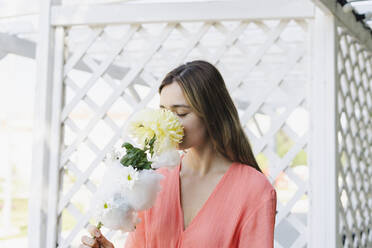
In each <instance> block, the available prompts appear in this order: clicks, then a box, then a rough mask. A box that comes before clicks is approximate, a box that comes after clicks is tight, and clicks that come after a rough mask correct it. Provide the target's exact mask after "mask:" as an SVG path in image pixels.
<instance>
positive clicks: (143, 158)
mask: <svg viewBox="0 0 372 248" xmlns="http://www.w3.org/2000/svg"><path fill="white" fill-rule="evenodd" d="M153 139H154V138H152V139H151V140H150V142H151V141H152V140H153ZM153 143H154V142H153V141H152V145H149V148H147V142H146V146H145V148H144V149H140V148H137V147H134V146H133V145H132V144H130V143H128V142H125V143H124V144H123V145H122V146H121V147H124V148H125V149H126V154H125V155H124V156H123V157H122V158H121V159H120V163H121V164H122V165H124V166H133V167H134V168H137V169H138V170H144V169H147V170H149V169H153V168H152V167H151V163H152V162H150V161H148V159H147V153H146V151H147V150H150V153H151V152H153Z"/></svg>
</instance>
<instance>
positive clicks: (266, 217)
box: [239, 189, 276, 248]
mask: <svg viewBox="0 0 372 248" xmlns="http://www.w3.org/2000/svg"><path fill="white" fill-rule="evenodd" d="M275 214H276V191H275V189H273V190H272V191H271V197H270V198H269V199H267V200H265V201H263V202H262V204H261V205H260V206H258V208H257V209H256V210H255V212H254V213H253V214H252V215H251V216H250V217H249V218H248V219H247V221H246V222H245V223H244V224H243V226H242V229H241V231H240V234H239V248H243V247H250V248H273V247H274V226H275Z"/></svg>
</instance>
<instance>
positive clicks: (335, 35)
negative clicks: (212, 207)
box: [0, 0, 372, 248]
mask: <svg viewBox="0 0 372 248" xmlns="http://www.w3.org/2000/svg"><path fill="white" fill-rule="evenodd" d="M65 2H66V1H65ZM65 2H64V1H50V0H42V1H41V5H40V6H41V8H40V9H36V10H35V11H38V13H39V14H40V17H39V26H38V28H39V29H38V37H39V38H38V41H39V42H38V43H37V44H35V42H33V41H30V40H27V39H24V38H20V37H18V36H17V35H9V34H6V33H0V44H1V46H0V57H1V56H6V54H7V53H15V54H18V55H21V56H25V57H31V58H34V57H35V56H36V59H37V60H36V61H37V70H38V72H37V75H38V77H37V89H38V91H37V94H38V95H37V96H36V110H37V111H35V127H36V130H35V136H34V146H33V149H34V150H33V155H34V157H33V169H32V171H33V175H32V179H33V182H34V183H33V184H32V185H31V191H32V198H31V199H30V220H29V244H30V247H40V248H42V247H55V246H56V244H58V247H70V246H74V245H75V244H76V243H77V242H79V239H80V235H81V233H82V231H83V229H84V227H85V226H86V225H87V223H88V221H89V220H90V218H91V216H90V213H89V205H88V204H86V200H89V199H90V198H91V197H93V196H94V192H95V190H96V182H97V181H96V177H97V174H99V171H100V167H102V166H101V164H102V159H103V158H104V156H105V154H106V153H107V152H108V151H109V150H110V149H111V148H112V147H113V146H115V145H117V144H118V143H120V141H121V140H123V139H125V138H126V137H125V136H124V134H123V128H124V127H125V123H126V122H125V120H126V119H127V118H128V117H129V116H130V115H131V114H133V113H135V112H136V111H137V110H139V109H141V108H142V107H145V106H156V103H157V102H156V100H157V87H158V85H159V83H160V81H161V79H162V77H163V76H164V75H165V73H166V72H168V71H169V70H170V69H172V68H174V67H175V66H177V65H179V64H181V63H183V62H185V61H189V60H193V59H205V60H208V61H210V62H212V63H213V64H215V65H216V67H217V68H219V70H220V71H221V73H222V75H223V76H224V79H225V82H226V83H227V86H228V89H229V91H230V93H231V95H232V96H233V98H234V101H235V103H236V106H237V108H238V110H239V114H240V117H241V122H242V124H243V125H244V127H245V131H246V133H247V135H248V137H249V139H250V141H251V143H252V146H253V148H254V153H255V155H257V157H258V158H260V159H261V160H260V159H259V162H260V161H261V163H262V164H265V169H266V172H267V176H268V178H269V180H270V181H271V182H272V183H273V184H274V185H275V186H276V187H277V191H278V214H277V217H276V218H277V219H276V229H275V230H276V232H275V247H304V246H306V247H314V248H315V247H316V248H318V247H370V246H372V230H371V226H372V202H371V199H372V182H371V179H370V178H371V177H372V167H371V164H372V114H371V113H372V35H371V30H370V27H369V25H370V24H371V21H369V20H368V18H369V17H370V15H369V14H368V12H363V10H365V11H368V8H369V7H368V5H366V7H365V8H364V9H363V8H361V7H360V6H361V5H362V4H361V3H360V2H362V1H354V2H353V3H352V7H353V11H347V10H346V9H347V6H345V4H347V1H335V0H261V1H253V0H246V1H240V0H238V1H193V2H190V1H176V2H175V1H173V2H155V1H110V2H109V3H108V4H103V2H102V1H97V3H96V4H72V2H73V1H68V2H69V4H66V3H65ZM349 2H350V1H349ZM364 2H367V1H364ZM343 6H344V8H343ZM370 6H372V4H371V5H370ZM371 11H372V8H371ZM35 49H36V50H35ZM268 123H269V124H268ZM278 134H280V135H281V136H280V137H285V138H286V139H288V140H291V142H292V143H291V145H290V147H288V149H286V151H285V152H284V153H283V154H279V152H278V144H279V143H278ZM302 153H304V154H306V162H305V163H304V164H303V166H301V168H303V170H304V171H305V174H308V176H307V177H303V176H302V174H298V172H297V169H296V168H295V165H294V164H295V163H294V161H295V160H296V159H298V158H299V156H300V155H299V154H302ZM260 165H261V164H260ZM67 174H68V175H67ZM283 176H285V177H286V178H287V180H288V181H290V182H291V184H292V186H293V190H292V188H291V190H292V191H290V190H289V191H288V190H282V188H281V186H280V185H279V184H277V183H278V180H279V179H280V178H281V177H283ZM71 177H72V178H73V179H71ZM69 178H70V179H69ZM288 192H291V193H290V194H289V193H288ZM82 199H83V200H82ZM84 200H85V201H84ZM302 210H303V211H302ZM66 213H67V214H68V215H69V216H70V217H69V218H73V219H74V223H73V227H72V229H70V230H68V231H64V232H62V230H61V225H62V223H63V222H64V221H65V220H66V218H67V217H66ZM108 235H109V236H111V235H114V233H108Z"/></svg>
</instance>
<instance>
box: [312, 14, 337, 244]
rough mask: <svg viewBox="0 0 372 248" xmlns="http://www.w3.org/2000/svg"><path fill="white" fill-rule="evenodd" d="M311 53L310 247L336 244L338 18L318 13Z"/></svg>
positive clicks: (314, 25) (313, 31) (313, 28)
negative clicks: (336, 20) (336, 24)
mask: <svg viewBox="0 0 372 248" xmlns="http://www.w3.org/2000/svg"><path fill="white" fill-rule="evenodd" d="M311 29H312V31H311V32H312V48H311V51H310V57H311V58H312V60H311V66H310V67H311V70H310V72H311V74H310V76H311V80H310V85H309V96H308V97H309V109H310V120H311V123H310V147H309V154H310V156H309V164H310V166H309V170H310V181H309V183H310V185H309V189H310V190H309V191H310V192H309V194H310V212H309V217H308V218H309V221H308V223H309V228H310V229H309V230H310V232H309V247H310V248H318V247H340V246H339V244H337V240H338V239H337V230H338V213H337V202H338V201H337V195H338V194H337V164H336V161H337V159H336V154H337V139H336V137H337V135H336V120H337V101H336V100H337V98H336V97H337V95H336V92H337V91H336V89H337V88H336V87H337V82H336V72H337V70H336V69H337V68H336V66H337V64H336V59H337V57H336V56H337V43H336V26H335V18H334V16H333V15H332V14H331V13H325V12H323V11H322V10H320V9H318V8H317V9H316V11H315V19H314V23H313V24H312V28H311Z"/></svg>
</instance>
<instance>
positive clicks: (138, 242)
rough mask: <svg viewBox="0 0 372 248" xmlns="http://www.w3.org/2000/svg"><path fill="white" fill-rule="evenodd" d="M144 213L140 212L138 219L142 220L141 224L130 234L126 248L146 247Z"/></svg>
mask: <svg viewBox="0 0 372 248" xmlns="http://www.w3.org/2000/svg"><path fill="white" fill-rule="evenodd" d="M144 213H145V211H139V212H138V217H139V218H140V219H141V222H140V223H138V224H137V225H136V230H134V231H133V232H130V233H129V234H128V236H127V240H126V241H125V245H124V248H142V247H145V246H146V245H145V244H146V236H145V214H144Z"/></svg>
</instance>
